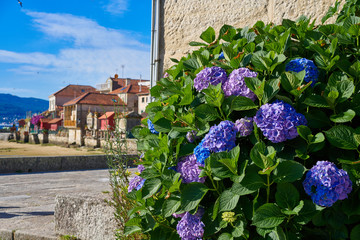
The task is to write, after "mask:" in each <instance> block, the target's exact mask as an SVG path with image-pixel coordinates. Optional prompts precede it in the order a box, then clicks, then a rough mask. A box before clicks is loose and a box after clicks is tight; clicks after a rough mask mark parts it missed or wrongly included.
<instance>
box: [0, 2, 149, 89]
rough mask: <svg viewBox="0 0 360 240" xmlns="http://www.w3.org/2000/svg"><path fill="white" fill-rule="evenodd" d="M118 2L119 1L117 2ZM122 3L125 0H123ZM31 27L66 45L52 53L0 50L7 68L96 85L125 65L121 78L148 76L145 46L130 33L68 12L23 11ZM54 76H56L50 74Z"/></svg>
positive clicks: (43, 79)
mask: <svg viewBox="0 0 360 240" xmlns="http://www.w3.org/2000/svg"><path fill="white" fill-rule="evenodd" d="M117 2H118V3H120V2H121V1H117ZM125 4H126V2H125ZM26 14H27V15H29V16H30V17H32V21H33V23H34V26H35V27H36V28H37V29H38V30H39V31H41V32H43V33H44V34H45V36H47V37H51V38H53V40H56V41H63V40H66V41H68V42H69V44H68V47H64V48H62V49H59V50H58V53H56V54H49V53H45V52H31V53H20V52H12V51H7V50H1V49H0V63H1V62H2V63H12V64H14V67H13V68H11V69H8V71H11V72H14V73H17V74H22V75H24V74H25V75H33V76H36V78H37V79H41V78H42V77H43V76H44V77H45V76H46V78H42V80H41V81H43V82H46V81H48V82H50V81H53V82H55V81H57V82H66V83H75V84H93V85H94V84H97V83H101V82H103V81H105V80H106V78H107V77H109V76H110V75H113V74H114V73H115V71H116V69H118V73H120V75H121V65H125V70H124V77H131V78H138V77H139V75H140V74H142V77H143V78H148V76H149V46H148V45H145V44H143V43H141V42H139V41H138V40H137V39H136V38H135V37H132V36H133V35H132V34H131V33H127V32H123V31H121V30H116V29H111V28H105V27H103V26H100V25H99V24H98V23H97V22H95V21H93V20H91V19H88V18H85V17H78V16H74V15H70V14H55V13H43V12H27V13H26ZM54 76H56V77H54Z"/></svg>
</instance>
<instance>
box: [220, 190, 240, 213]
mask: <svg viewBox="0 0 360 240" xmlns="http://www.w3.org/2000/svg"><path fill="white" fill-rule="evenodd" d="M239 199H240V196H239V195H237V194H234V193H233V192H232V191H230V190H225V191H224V192H222V193H221V195H220V200H219V201H220V207H219V211H220V212H226V211H231V210H233V209H234V208H235V207H236V205H237V203H238V201H239Z"/></svg>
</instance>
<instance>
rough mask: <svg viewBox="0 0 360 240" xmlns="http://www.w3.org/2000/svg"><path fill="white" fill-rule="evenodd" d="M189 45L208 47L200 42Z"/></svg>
mask: <svg viewBox="0 0 360 240" xmlns="http://www.w3.org/2000/svg"><path fill="white" fill-rule="evenodd" d="M189 45H190V46H192V47H197V46H204V47H206V46H207V44H205V43H200V42H189Z"/></svg>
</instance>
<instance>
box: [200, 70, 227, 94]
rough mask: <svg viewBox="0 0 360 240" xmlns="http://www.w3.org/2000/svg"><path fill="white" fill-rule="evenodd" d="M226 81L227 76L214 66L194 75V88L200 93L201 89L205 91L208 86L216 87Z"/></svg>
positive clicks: (223, 71)
mask: <svg viewBox="0 0 360 240" xmlns="http://www.w3.org/2000/svg"><path fill="white" fill-rule="evenodd" d="M226 80H227V75H226V72H225V70H224V69H222V68H221V67H216V66H214V67H208V68H205V69H203V70H201V71H200V72H199V73H198V74H196V78H195V79H194V87H195V89H196V90H197V91H199V92H200V91H202V90H203V89H206V88H207V87H208V86H209V84H211V85H214V86H216V85H218V84H219V83H224V82H225V81H226Z"/></svg>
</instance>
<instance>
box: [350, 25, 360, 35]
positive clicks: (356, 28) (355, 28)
mask: <svg viewBox="0 0 360 240" xmlns="http://www.w3.org/2000/svg"><path fill="white" fill-rule="evenodd" d="M348 32H349V33H350V34H351V35H353V36H355V37H359V36H360V24H356V25H351V27H350V28H349V29H348Z"/></svg>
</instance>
